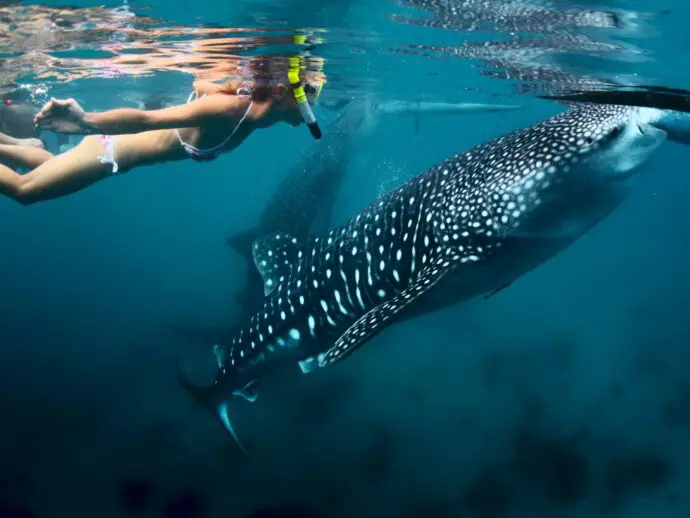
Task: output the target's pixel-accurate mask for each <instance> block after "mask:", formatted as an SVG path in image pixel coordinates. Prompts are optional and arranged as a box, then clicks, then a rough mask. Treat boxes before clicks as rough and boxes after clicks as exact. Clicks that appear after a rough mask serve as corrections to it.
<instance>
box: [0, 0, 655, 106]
mask: <svg viewBox="0 0 690 518" xmlns="http://www.w3.org/2000/svg"><path fill="white" fill-rule="evenodd" d="M167 11H168V10H166V9H164V8H163V6H162V5H139V4H137V5H136V6H129V5H127V4H123V5H121V6H118V7H44V6H33V5H26V6H23V7H19V8H17V7H14V6H7V7H0V56H1V57H0V60H1V61H0V70H1V71H2V83H1V84H0V92H3V93H4V94H7V93H9V92H11V91H13V90H14V89H16V87H17V85H20V86H21V87H22V88H24V89H28V90H31V91H32V92H33V93H34V97H36V100H37V101H40V100H41V98H42V97H45V94H46V92H48V91H49V90H51V88H54V87H55V86H56V85H64V84H67V83H72V82H74V81H75V80H83V79H92V78H123V79H124V78H147V77H152V76H155V75H157V74H161V73H173V74H175V75H179V74H184V75H187V76H190V75H191V76H193V78H194V79H203V80H224V79H228V78H238V77H243V78H245V76H246V75H247V74H246V71H247V67H248V63H249V62H250V61H251V60H252V59H254V58H256V57H257V56H262V57H264V58H267V59H270V58H271V57H274V58H277V57H279V56H286V55H288V54H293V53H295V52H300V51H302V52H303V51H304V50H305V49H304V48H299V47H300V46H299V45H295V44H294V40H293V37H294V36H295V35H296V34H307V35H309V38H310V39H309V52H310V55H311V56H312V57H313V58H314V59H312V60H311V61H308V62H307V66H310V67H313V68H314V69H320V68H321V65H322V63H325V66H324V68H323V70H324V73H325V74H326V76H327V77H328V81H329V92H330V95H331V96H333V97H340V96H346V97H351V96H355V95H359V94H361V93H362V92H365V91H372V90H377V91H380V92H387V91H393V90H397V88H396V86H397V85H399V84H400V83H401V82H402V83H405V82H409V78H410V73H409V71H410V70H415V74H424V75H431V76H433V77H435V78H436V80H435V83H436V84H437V85H438V89H437V90H428V89H427V90H426V91H425V92H424V94H423V97H429V98H433V97H437V98H444V97H447V96H448V94H449V93H450V92H451V90H449V89H448V88H447V86H444V85H446V82H447V81H453V83H454V84H455V86H454V87H453V89H452V91H454V92H457V91H458V89H459V90H465V91H474V92H475V93H476V94H478V95H496V94H502V95H512V94H514V93H534V92H544V91H554V90H555V91H561V90H563V89H566V90H567V89H592V88H606V87H610V86H614V85H634V84H645V83H652V82H658V81H657V80H658V79H659V77H658V70H657V69H656V68H655V67H654V64H655V63H656V62H657V60H658V56H657V54H655V52H654V51H653V50H650V49H649V48H647V47H646V45H647V44H648V43H649V42H650V41H654V40H655V37H658V35H659V31H658V30H657V29H655V23H656V22H657V21H658V16H657V15H656V13H653V12H651V11H643V10H639V11H638V10H633V9H624V8H609V7H607V6H605V5H603V4H600V3H597V4H592V5H580V6H578V5H577V4H575V3H566V2H557V3H544V2H541V1H540V0H533V1H532V2H517V1H498V0H495V1H479V0H398V1H389V0H379V1H378V2H373V3H372V2H357V1H347V2H333V3H323V2H306V3H305V2H291V1H287V0H285V1H283V2H268V1H249V0H245V1H242V2H238V3H236V4H233V5H232V9H231V12H229V13H226V11H227V9H226V11H224V14H223V16H220V17H219V18H214V17H212V16H209V15H204V14H203V13H205V11H201V13H202V14H198V13H197V14H195V16H194V17H193V19H190V20H188V22H187V23H186V24H181V23H179V17H178V19H177V20H169V19H166V16H164V14H165V13H166V12H167ZM227 18H231V20H227ZM223 20H226V21H231V22H232V23H222V21H223ZM650 64H651V65H650ZM468 67H469V68H468ZM473 69H478V70H479V73H480V75H481V76H483V77H486V78H490V79H492V80H491V81H488V82H483V83H481V86H480V87H477V86H476V85H475V84H474V81H472V80H470V79H463V74H458V71H459V70H467V71H468V74H472V75H474V73H473V72H472V70H473ZM647 70H649V71H650V74H649V75H646V73H645V71H647ZM466 75H467V74H466ZM493 79H503V80H508V83H503V82H496V81H493ZM458 81H459V82H460V83H459V84H458ZM465 81H466V82H467V84H466V85H464V86H463V82H465ZM58 91H59V92H60V93H61V94H62V95H64V94H65V93H69V92H70V89H69V88H67V89H65V88H59V89H58ZM511 92H512V93H511ZM417 96H419V94H418V95H417Z"/></svg>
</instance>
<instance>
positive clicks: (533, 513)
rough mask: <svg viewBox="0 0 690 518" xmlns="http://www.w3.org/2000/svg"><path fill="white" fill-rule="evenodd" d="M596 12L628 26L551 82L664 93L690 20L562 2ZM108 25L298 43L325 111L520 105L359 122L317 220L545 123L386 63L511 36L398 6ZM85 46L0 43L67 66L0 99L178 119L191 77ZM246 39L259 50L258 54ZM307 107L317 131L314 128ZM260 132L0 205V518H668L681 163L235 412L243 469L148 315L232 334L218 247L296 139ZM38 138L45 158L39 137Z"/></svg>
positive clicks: (682, 305)
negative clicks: (272, 34)
mask: <svg viewBox="0 0 690 518" xmlns="http://www.w3.org/2000/svg"><path fill="white" fill-rule="evenodd" d="M22 4H24V3H23V2H22ZM533 4H538V5H547V6H549V5H551V6H555V8H558V9H565V8H567V7H573V6H575V5H576V4H574V3H566V2H564V1H563V2H561V1H551V2H542V1H541V0H534V2H533ZM610 4H615V7H616V8H619V9H624V10H627V11H629V12H635V13H643V12H644V13H649V15H648V16H646V17H645V24H644V27H641V28H639V29H638V30H636V31H632V33H631V32H627V33H625V32H621V31H616V30H588V29H583V30H584V31H585V32H587V33H588V34H590V36H591V37H592V38H595V39H597V41H598V39H601V40H606V41H617V42H625V44H626V45H628V47H627V48H628V50H626V51H620V52H614V53H613V54H610V55H607V56H605V57H604V58H602V57H593V56H591V55H588V54H587V53H586V52H570V53H569V55H568V56H566V57H564V58H563V59H562V61H558V63H559V66H561V67H562V69H563V70H567V71H568V72H570V73H572V74H574V75H575V76H577V77H582V76H586V75H587V76H597V75H598V76H608V77H611V76H616V77H617V78H619V79H620V80H621V82H624V83H626V84H631V85H632V84H637V85H649V84H653V85H657V86H666V87H674V88H688V87H689V86H690V84H689V83H690V81H689V80H688V75H687V73H686V70H685V68H684V66H683V63H685V62H686V61H687V52H688V38H687V31H686V28H685V25H686V24H685V22H684V20H686V19H687V17H688V15H689V14H690V7H688V5H686V4H685V3H683V2H680V1H679V0H665V1H655V2H652V1H651V0H647V1H643V0H629V1H625V2H623V1H620V2H597V1H594V0H592V1H589V2H588V1H584V0H583V1H582V2H579V3H578V4H577V6H580V7H582V6H586V7H588V8H591V9H604V10H605V9H608V8H610V7H611V5H610ZM3 5H4V3H2V2H0V7H1V6H3ZM27 5H28V4H27ZM43 5H45V4H43ZM48 5H50V6H59V5H61V4H60V3H59V2H49V3H48ZM70 5H71V7H72V8H79V7H88V6H92V5H93V4H92V3H91V2H87V1H84V0H79V1H73V2H70ZM116 5H118V4H114V3H108V7H115V6H116ZM130 7H131V10H132V12H134V13H136V14H137V16H150V17H152V18H155V19H156V22H155V26H156V27H172V26H180V25H184V26H196V27H200V26H202V24H215V26H220V27H225V28H233V27H235V28H243V29H245V31H244V32H243V33H242V36H241V37H242V38H246V39H247V41H250V40H251V36H250V35H248V33H247V32H246V29H247V28H255V29H257V28H262V29H267V28H272V29H275V30H279V31H283V33H285V34H290V31H292V30H293V29H295V28H311V29H318V30H319V31H320V32H319V34H320V35H321V37H322V38H323V40H324V42H323V44H322V46H321V47H320V50H317V51H316V52H317V53H318V52H321V54H322V55H323V56H325V57H326V67H325V72H326V74H327V76H328V78H329V83H328V86H327V88H326V90H325V91H324V94H323V99H324V101H326V102H327V101H328V100H329V99H330V100H339V99H347V98H351V97H357V96H362V95H368V94H373V95H375V96H376V97H377V98H379V99H386V98H395V99H401V100H419V99H427V100H441V101H446V102H462V101H471V102H500V103H503V104H519V105H521V106H523V109H521V110H517V111H511V112H505V113H501V112H498V113H478V114H467V115H462V116H443V117H429V118H424V117H422V118H420V119H419V120H415V118H413V117H407V118H384V119H382V120H380V121H378V124H377V126H376V128H375V130H374V132H373V133H372V134H371V135H370V136H368V137H367V138H362V139H361V140H359V141H358V144H357V146H356V148H355V150H354V156H353V157H352V162H351V163H350V166H349V168H348V173H347V177H346V179H345V181H344V184H343V186H342V188H341V190H340V192H339V195H338V198H337V201H336V204H335V207H334V212H333V217H332V221H331V224H333V225H336V224H338V223H341V222H343V221H345V220H346V219H347V218H348V217H350V216H351V215H352V214H354V213H356V211H358V210H360V209H362V208H363V207H365V206H366V205H367V204H369V203H371V202H372V201H373V200H375V199H376V198H377V197H378V196H380V195H381V194H383V193H384V192H387V191H388V190H390V189H392V188H393V187H394V186H396V185H399V184H401V183H402V182H404V181H405V180H407V179H409V178H411V177H413V176H414V175H415V174H418V173H420V172H421V171H423V170H424V169H426V168H427V167H429V166H431V165H434V164H435V163H437V162H439V161H441V160H443V159H445V158H447V157H449V156H450V155H452V154H455V153H459V152H462V151H464V150H466V149H468V148H469V147H471V146H472V145H475V144H478V143H481V142H484V141H486V140H488V139H490V138H493V137H496V136H500V135H502V134H504V133H506V132H508V131H510V130H513V129H516V128H519V127H523V126H526V125H528V124H531V123H533V122H536V121H538V120H540V119H542V118H544V117H546V116H548V115H551V114H553V113H556V112H558V111H559V110H561V109H562V106H560V105H557V104H556V103H553V102H550V101H546V100H542V99H538V98H536V97H535V96H534V95H530V94H521V93H518V91H517V90H516V87H517V86H519V84H520V82H519V81H514V80H503V79H498V78H492V77H488V76H486V75H482V74H481V71H482V68H481V66H482V63H481V62H480V61H478V60H473V59H466V58H459V57H453V56H448V55H443V54H439V53H437V52H430V53H425V54H423V55H419V54H418V53H415V52H411V53H410V50H411V47H410V46H414V45H437V46H440V45H445V46H458V45H461V44H462V43H463V42H466V41H478V40H479V41H490V40H501V39H504V40H505V39H508V40H509V39H510V38H511V37H514V36H515V35H514V34H512V35H511V34H509V33H507V32H506V31H491V30H482V31H468V30H451V29H447V28H431V27H423V26H418V25H410V24H407V23H403V22H402V21H400V19H394V18H392V16H391V15H394V14H395V15H397V16H408V17H412V18H418V19H429V18H430V17H431V16H432V14H430V13H428V12H425V11H423V10H420V9H415V8H413V7H410V6H406V5H401V4H399V3H396V2H389V1H387V0H377V1H368V2H364V1H352V0H348V1H347V2H346V1H344V0H340V1H338V2H333V3H331V4H328V3H324V2H319V1H317V0H304V1H302V2H292V1H287V0H283V1H282V2H272V1H267V0H242V1H236V2H212V1H206V2H195V3H193V4H192V3H190V2H182V1H181V0H168V1H165V2H163V1H162V0H154V1H149V2H145V3H144V2H136V3H135V2H131V4H130ZM13 8H16V9H19V7H17V6H14V7H9V9H13ZM666 10H670V12H669V13H665V12H663V11H666ZM109 37H110V35H106V36H103V37H101V36H96V37H94V41H92V42H90V43H89V42H84V43H80V44H78V45H76V48H71V49H69V50H65V49H56V48H53V47H51V46H50V45H46V44H45V43H41V42H40V41H38V42H37V43H36V42H34V43H27V42H26V41H24V40H21V38H20V40H21V41H24V43H22V44H24V45H25V46H24V47H23V48H18V47H17V45H19V44H18V43H17V40H13V41H12V42H11V43H8V41H7V40H5V39H0V64H2V66H7V67H9V63H10V61H11V60H13V59H17V58H21V57H22V56H27V55H31V52H36V51H41V52H45V53H47V54H49V55H54V56H62V57H65V55H66V54H65V53H70V57H73V58H74V59H76V60H78V61H76V62H73V63H71V64H69V65H65V64H63V66H62V69H66V70H68V71H74V70H76V69H79V68H85V69H87V70H89V71H90V73H89V77H86V78H83V79H76V80H74V81H65V78H64V76H62V75H59V74H56V77H49V76H50V70H51V69H50V67H48V68H47V69H46V68H45V67H43V68H41V70H42V73H44V74H47V76H46V77H43V78H41V77H38V76H37V70H36V69H31V67H28V68H22V69H21V72H20V73H19V74H18V75H17V76H16V78H15V77H14V76H13V78H10V76H9V72H7V73H5V78H4V79H3V81H4V83H3V85H2V86H1V88H2V92H4V93H7V94H8V95H9V93H11V92H16V91H20V92H23V93H24V94H25V97H26V98H27V99H29V100H30V101H31V102H33V103H35V104H37V105H40V104H41V103H42V102H44V101H45V100H47V99H48V98H49V97H51V96H55V97H59V98H62V97H75V98H77V99H78V100H79V101H80V102H81V103H82V104H83V105H84V106H85V107H87V109H88V110H94V111H96V110H106V109H109V108H115V107H120V106H137V103H138V102H140V101H142V100H143V99H145V98H146V96H147V95H157V96H161V95H164V97H165V101H166V102H168V103H177V102H183V101H184V99H185V98H186V96H187V95H188V92H189V90H190V88H191V83H192V79H193V76H192V75H191V74H189V73H183V72H174V71H165V70H161V71H152V72H151V73H150V74H147V75H145V76H141V77H129V76H126V75H124V76H117V77H99V75H102V74H101V73H100V72H99V71H98V70H91V69H89V66H88V63H87V62H86V61H84V62H82V61H79V60H86V59H90V58H92V57H93V56H95V55H96V54H95V53H98V52H100V53H101V54H98V56H99V57H100V58H107V57H108V56H109V55H110V54H108V51H103V50H102V47H103V45H106V44H108V38H109ZM172 40H174V38H173V39H171V41H172ZM110 42H111V43H112V39H111V40H110ZM165 42H166V40H165V39H164V38H161V39H160V42H159V43H160V45H161V48H164V47H163V45H164V43H165ZM72 43H74V42H72ZM165 44H170V45H172V43H170V42H168V43H165ZM32 45H33V46H32ZM42 45H43V46H42ZM270 47H271V46H270V45H268V46H266V48H261V49H259V52H265V53H269V54H270V53H271V52H274V51H276V52H277V50H275V49H272V48H270ZM632 48H634V49H635V51H632V50H630V49H632ZM640 56H643V57H644V59H642V58H640ZM546 57H547V60H550V59H552V58H549V55H548V53H547V56H546ZM550 62H551V63H553V62H554V61H550ZM59 68H60V66H58V65H55V70H57V69H59ZM46 70H48V72H46ZM13 81H14V82H13ZM317 115H319V117H320V118H321V121H322V123H323V125H324V128H325V130H326V131H328V124H329V122H330V121H331V120H333V118H334V114H333V111H332V110H328V109H327V108H325V107H319V108H317ZM262 133H265V134H262V135H258V136H255V137H253V138H252V139H250V140H248V141H247V142H246V143H244V144H243V145H242V146H241V148H239V149H237V150H235V151H233V152H232V153H230V154H227V155H224V156H223V157H221V158H219V159H218V160H216V161H215V162H212V163H210V164H208V163H207V164H197V163H193V162H181V163H175V164H168V165H160V166H155V167H150V168H144V169H140V170H135V171H133V172H131V173H129V174H127V175H124V176H121V177H115V178H112V179H109V180H107V181H105V182H102V183H100V184H98V185H95V186H93V187H90V188H89V189H87V190H85V191H83V192H80V193H78V194H75V195H73V196H69V197H67V198H62V199H58V200H54V201H50V202H47V203H44V204H38V205H35V206H31V207H28V208H26V207H21V206H19V205H16V204H14V203H13V202H11V201H9V200H5V199H2V200H0V221H2V222H3V223H2V224H0V242H1V243H3V246H2V248H1V251H0V286H1V289H0V315H1V318H2V320H1V323H2V327H1V328H0V329H1V331H0V345H1V347H0V416H2V417H1V421H0V423H1V425H0V517H2V518H5V517H6V516H7V517H10V516H36V517H50V518H62V517H75V516H98V517H103V518H110V517H124V516H130V515H135V514H136V515H137V516H147V517H148V516H151V517H154V516H156V517H157V516H164V517H166V518H172V517H182V516H184V517H191V516H199V517H202V516H203V517H218V518H221V517H224V518H226V517H240V518H245V517H249V516H250V515H251V513H252V512H256V511H257V510H260V509H264V510H265V509H268V508H271V509H279V508H287V507H290V508H295V509H299V510H300V511H299V513H301V514H299V513H298V514H293V515H290V516H300V517H303V516H311V515H307V514H306V513H307V510H310V512H312V513H313V516H317V517H329V518H330V517H354V516H357V517H388V516H391V517H393V516H395V517H410V518H412V517H425V518H427V517H428V518H435V517H477V518H501V517H505V518H523V517H524V518H527V517H530V518H532V517H535V518H536V517H549V518H556V517H567V518H570V517H580V516H583V517H584V516H586V517H594V516H596V517H602V518H603V517H607V518H608V517H621V518H642V517H644V518H648V517H654V518H667V517H668V518H676V517H681V516H688V513H690V499H689V497H688V495H689V494H690V492H689V491H688V489H690V383H689V382H688V379H689V376H688V375H689V374H690V351H688V349H687V348H688V336H690V322H689V321H688V317H687V315H688V308H690V282H689V281H688V261H687V257H688V252H689V251H690V249H689V248H688V245H687V243H688V237H689V236H690V211H688V210H687V199H688V196H690V176H689V175H688V173H689V172H690V171H689V167H688V158H689V157H690V150H689V149H688V148H687V147H683V146H681V145H678V144H673V143H667V144H664V146H665V148H664V151H663V153H662V156H661V158H659V159H658V160H657V162H656V163H657V164H658V166H657V167H656V168H655V171H654V174H653V175H649V176H646V177H644V178H643V179H642V180H641V181H640V184H639V185H638V187H637V189H636V190H635V192H634V194H633V195H632V196H631V197H630V198H629V199H628V200H627V201H626V203H625V204H624V205H623V206H622V207H621V208H620V209H619V210H618V211H616V212H615V213H614V214H613V215H612V216H611V217H610V218H608V219H607V220H606V221H605V222H604V223H603V224H601V225H600V226H598V227H597V228H595V229H594V230H593V231H592V232H591V233H589V234H587V235H586V236H585V237H583V238H582V239H581V240H580V241H578V242H577V243H576V244H575V245H574V246H572V247H571V248H570V249H568V250H567V251H565V252H563V253H562V254H561V255H559V256H557V257H556V258H555V259H553V260H552V261H550V262H548V263H547V264H546V265H544V266H543V267H541V268H539V269H537V270H536V271H534V272H532V273H530V274H528V275H527V276H525V277H524V278H522V279H520V280H519V281H518V282H516V283H515V284H514V285H513V286H511V287H510V288H509V289H507V290H504V291H503V292H501V293H500V294H498V295H496V296H494V297H492V298H490V299H489V300H483V299H481V298H480V299H477V300H474V301H471V302H468V303H465V304H461V305H459V306H456V307H452V308H448V309H445V310H443V311H440V312H438V313H435V314H432V315H428V316H425V317H423V318H420V319H417V320H413V321H410V322H406V323H402V324H399V325H396V326H393V327H391V328H389V329H388V330H386V331H385V332H384V333H382V334H381V335H379V336H378V337H376V338H375V339H374V340H373V341H372V342H371V344H369V345H367V346H366V347H365V348H363V349H362V350H361V351H360V352H358V353H357V354H354V355H353V356H352V357H351V358H349V359H348V360H347V361H345V362H343V363H342V364H338V365H337V366H334V367H332V368H329V369H324V370H323V371H320V372H317V373H315V374H313V375H310V376H303V377H298V376H294V379H291V380H290V382H289V383H288V384H282V385H278V386H276V384H274V386H271V384H268V386H267V387H266V389H265V390H264V391H263V392H262V395H261V398H260V399H259V400H258V401H257V403H256V404H254V405H245V407H244V408H245V411H244V412H243V415H242V416H241V418H239V419H238V423H237V426H238V428H239V429H240V430H241V431H242V434H243V436H244V437H247V438H249V442H250V443H251V444H252V446H253V453H252V456H251V457H250V458H249V459H247V458H244V457H243V456H242V455H240V454H239V453H238V451H237V449H236V448H235V446H234V445H233V444H232V442H231V441H230V440H229V438H228V436H227V434H226V433H224V431H223V430H222V428H221V427H220V426H218V424H217V423H216V422H215V421H214V420H213V419H211V418H210V417H209V416H208V414H207V413H205V412H204V411H203V410H201V409H200V408H199V407H198V406H197V405H196V404H195V403H194V402H193V401H192V400H191V398H190V397H189V396H188V395H187V394H186V393H185V392H184V391H183V390H182V389H181V388H180V386H179V384H178V382H177V379H176V375H175V361H176V359H177V358H178V357H180V356H184V355H185V354H187V353H189V352H190V349H193V348H194V346H190V344H189V343H188V342H186V341H185V340H183V339H181V338H180V337H178V336H176V335H175V334H174V333H171V332H170V331H169V329H168V325H169V324H171V323H178V324H188V325H221V324H229V323H230V321H231V319H232V317H233V315H234V314H236V313H237V311H238V308H237V306H236V304H235V303H234V302H233V295H234V294H235V293H237V291H238V290H239V289H240V286H241V285H242V282H243V281H244V278H245V274H246V270H247V268H248V267H249V268H252V267H253V266H252V265H247V264H245V263H244V261H243V260H242V258H241V257H240V256H239V255H237V254H236V253H234V252H233V251H232V250H231V249H230V248H229V247H228V246H227V245H226V242H225V240H226V238H227V237H228V236H230V235H231V234H233V233H236V232H239V231H241V230H242V229H246V228H248V227H250V226H252V225H253V224H255V223H256V222H257V220H258V218H259V217H260V215H261V213H262V211H263V210H264V208H265V206H266V204H267V202H268V201H269V200H270V199H271V197H272V196H273V195H274V191H275V189H276V188H277V186H278V184H279V183H280V182H281V181H282V180H283V179H284V178H285V175H286V174H287V172H288V171H289V169H290V167H291V166H292V165H293V164H294V162H295V161H296V158H297V157H298V156H299V155H300V154H301V153H304V152H306V151H308V150H309V149H311V148H312V147H313V146H314V145H316V144H315V143H314V141H313V140H311V139H310V137H309V135H308V132H307V131H306V129H304V128H299V129H298V130H295V129H293V128H290V127H287V126H285V127H275V128H272V129H270V130H269V131H265V132H262ZM74 139H77V137H73V140H72V143H74V142H76V140H74ZM45 140H46V142H47V144H48V145H49V147H51V149H53V150H54V149H55V147H56V146H57V144H56V140H55V137H54V136H53V135H47V136H45ZM77 140H78V139H77ZM22 510H23V511H22ZM20 511H21V512H25V513H26V514H19V513H20ZM135 511H136V512H135ZM3 513H4V514H3ZM10 513H15V514H10ZM29 513H33V514H29ZM255 516H258V515H255ZM264 516H268V515H264Z"/></svg>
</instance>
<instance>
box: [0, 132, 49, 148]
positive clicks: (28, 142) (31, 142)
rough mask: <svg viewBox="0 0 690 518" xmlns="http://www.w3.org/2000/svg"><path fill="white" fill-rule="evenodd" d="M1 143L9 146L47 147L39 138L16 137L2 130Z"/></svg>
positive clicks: (0, 134) (0, 133)
mask: <svg viewBox="0 0 690 518" xmlns="http://www.w3.org/2000/svg"><path fill="white" fill-rule="evenodd" d="M0 144H6V145H9V146H26V147H37V148H41V149H45V145H44V144H43V142H42V141H41V139H39V138H16V137H13V136H11V135H8V134H7V133H2V132H0Z"/></svg>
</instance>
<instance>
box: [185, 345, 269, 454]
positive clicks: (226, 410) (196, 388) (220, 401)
mask: <svg viewBox="0 0 690 518" xmlns="http://www.w3.org/2000/svg"><path fill="white" fill-rule="evenodd" d="M216 356H217V357H218V350H217V348H216ZM219 363H220V362H219ZM218 374H219V375H218V376H217V377H216V380H214V382H213V383H212V384H211V385H208V386H202V385H199V384H198V383H196V382H194V381H192V380H191V379H190V378H189V376H188V375H187V374H186V373H184V372H183V370H182V367H181V365H180V362H179V361H178V362H177V379H178V381H179V383H180V385H182V387H183V388H184V389H185V390H186V391H187V392H188V393H189V394H190V395H191V396H192V397H193V398H194V400H195V401H196V402H197V403H198V404H200V405H201V406H202V407H203V408H204V409H205V410H206V411H208V412H209V413H210V414H211V415H213V417H215V418H216V419H217V420H218V421H219V422H220V424H222V425H223V428H225V430H226V431H227V432H228V433H229V434H230V436H231V437H232V438H233V440H234V441H235V443H236V444H237V446H238V447H239V448H240V450H242V453H244V454H245V455H249V451H248V450H247V448H245V446H244V445H243V444H242V442H241V441H240V439H239V437H238V435H237V432H236V431H235V427H234V426H233V424H232V418H231V415H230V400H231V397H230V395H229V394H227V393H226V391H225V390H226V387H227V384H226V383H224V384H223V385H221V383H220V381H219V377H220V371H219V373H218ZM258 385H259V380H258V379H255V380H252V381H250V382H249V383H247V384H246V385H245V386H244V387H242V388H239V389H237V390H235V391H233V392H232V396H239V397H242V398H244V399H246V400H247V401H250V402H254V401H255V400H256V398H257V397H258Z"/></svg>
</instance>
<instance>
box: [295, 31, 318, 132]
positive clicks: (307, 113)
mask: <svg viewBox="0 0 690 518" xmlns="http://www.w3.org/2000/svg"><path fill="white" fill-rule="evenodd" d="M294 41H295V43H298V44H304V43H305V42H306V36H295V37H294ZM302 59H303V58H302V56H295V57H291V58H290V67H289V69H288V81H289V83H290V88H292V95H293V96H294V97H295V102H296V103H297V107H298V108H299V112H300V114H302V118H303V119H304V122H306V123H307V127H308V128H309V131H310V132H311V135H312V137H314V138H315V139H317V140H318V139H320V138H321V136H322V133H321V128H320V127H319V123H318V121H317V120H316V117H315V116H314V112H313V110H312V109H311V105H310V104H309V101H308V100H307V94H306V93H305V92H304V86H302V82H301V81H300V79H299V71H300V68H301V65H302ZM322 86H323V85H319V86H318V87H316V89H315V92H314V99H318V97H319V95H320V94H321V88H322Z"/></svg>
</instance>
